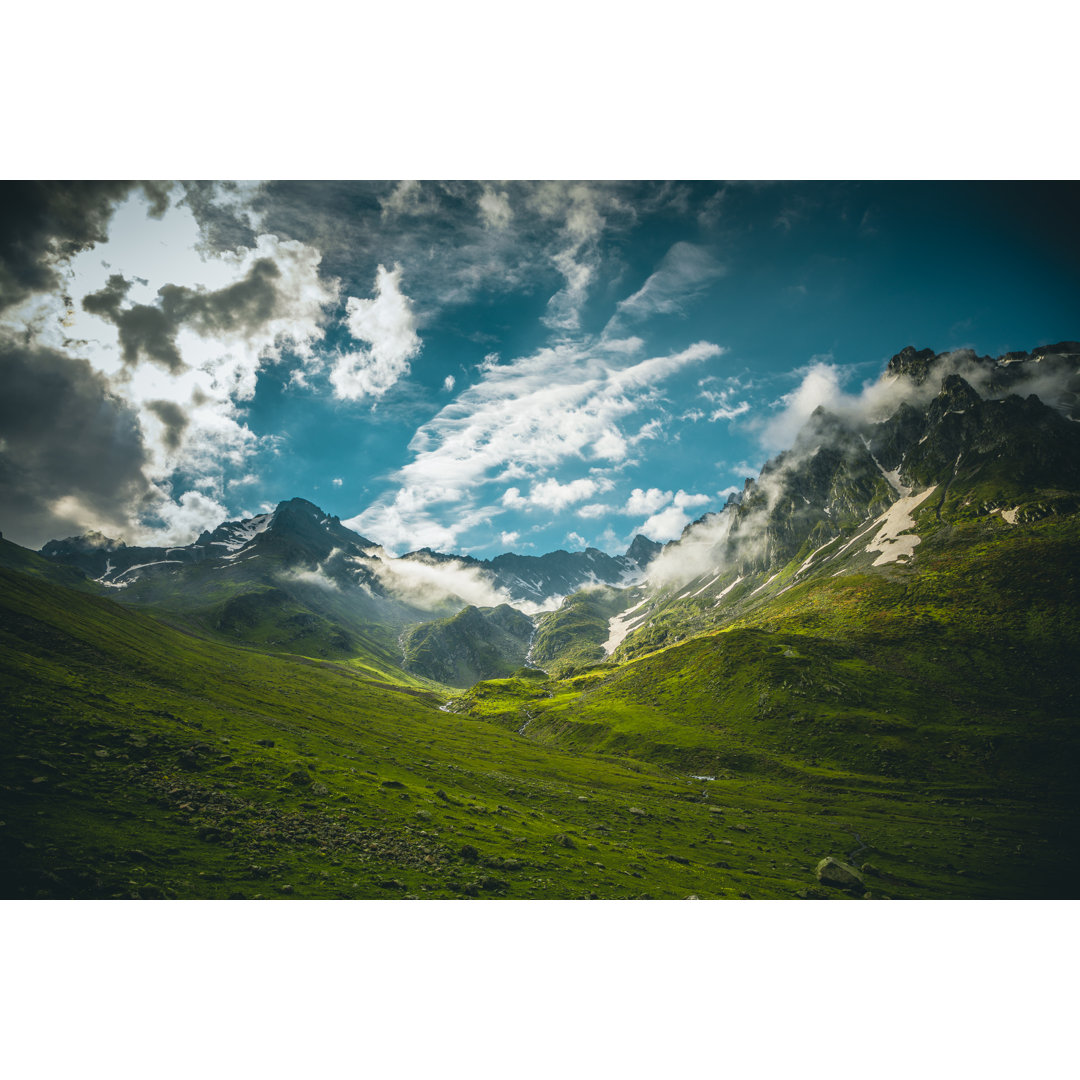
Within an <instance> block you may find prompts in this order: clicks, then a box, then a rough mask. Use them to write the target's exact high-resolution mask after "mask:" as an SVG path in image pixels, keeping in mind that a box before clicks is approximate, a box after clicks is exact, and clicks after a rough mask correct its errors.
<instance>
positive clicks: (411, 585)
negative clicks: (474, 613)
mask: <svg viewBox="0 0 1080 1080" xmlns="http://www.w3.org/2000/svg"><path fill="white" fill-rule="evenodd" d="M370 554H371V555H372V556H373V557H374V559H375V562H374V563H373V564H371V565H370V568H371V569H372V570H373V571H374V572H375V574H376V576H377V577H378V579H379V582H380V584H381V585H382V586H383V588H384V589H386V591H387V592H389V593H391V594H392V595H393V596H396V597H397V598H398V599H400V600H404V601H405V602H406V603H409V604H412V605H414V606H415V607H419V608H423V609H424V610H425V611H431V610H434V609H435V608H438V607H441V606H442V605H443V604H445V603H447V602H448V601H451V600H457V601H460V602H461V603H462V604H474V605H476V606H477V607H497V606H498V605H499V604H506V603H509V602H510V594H509V593H508V592H506V590H505V589H499V588H497V587H496V586H495V584H494V580H493V578H492V576H491V575H490V574H489V573H488V572H487V571H485V570H483V569H482V568H481V567H478V566H470V565H468V564H467V563H465V562H462V561H460V560H458V559H449V560H436V559H432V558H429V557H428V556H426V555H424V554H422V553H420V554H415V555H410V556H409V557H408V558H405V559H394V558H391V557H389V556H388V555H387V554H386V553H385V552H383V551H380V550H373V551H372V552H370ZM365 565H368V564H366V563H365Z"/></svg>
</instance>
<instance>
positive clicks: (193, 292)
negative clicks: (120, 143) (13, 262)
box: [6, 185, 338, 542]
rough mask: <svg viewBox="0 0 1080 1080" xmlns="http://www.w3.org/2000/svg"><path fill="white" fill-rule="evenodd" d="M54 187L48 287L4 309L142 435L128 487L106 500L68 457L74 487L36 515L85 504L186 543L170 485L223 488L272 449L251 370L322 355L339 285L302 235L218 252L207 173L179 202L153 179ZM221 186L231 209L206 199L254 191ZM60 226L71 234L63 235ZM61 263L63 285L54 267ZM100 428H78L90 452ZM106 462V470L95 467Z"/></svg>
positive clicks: (213, 191)
mask: <svg viewBox="0 0 1080 1080" xmlns="http://www.w3.org/2000/svg"><path fill="white" fill-rule="evenodd" d="M69 189H70V190H69ZM179 190H180V189H179V188H175V187H174V188H173V189H172V194H176V193H177V192H178V191H179ZM248 190H249V192H250V190H251V189H248ZM50 192H51V194H50V197H49V199H47V200H45V203H47V204H48V205H47V207H46V208H47V209H49V212H50V214H52V217H51V218H50V219H49V222H48V228H49V229H51V230H52V232H49V233H47V234H41V235H46V239H48V237H50V236H51V237H52V239H48V243H47V244H46V247H47V252H46V255H45V256H42V258H43V259H44V262H43V264H42V265H44V266H45V270H46V271H47V273H46V274H45V276H44V278H43V280H46V281H47V282H51V283H52V285H53V288H54V292H53V293H52V294H42V295H41V296H39V297H34V298H32V300H28V301H27V303H26V304H24V305H22V306H21V307H16V308H13V309H11V310H9V312H7V314H6V321H7V323H8V325H9V326H10V327H11V328H12V331H13V332H14V333H16V334H18V335H20V336H21V338H22V340H23V341H24V342H30V343H31V344H30V345H29V346H28V347H29V348H30V349H31V350H32V351H36V352H39V353H41V355H44V356H48V357H50V359H49V361H48V363H47V364H46V369H48V368H49V367H50V365H51V367H52V369H53V370H54V374H55V370H56V368H57V365H59V364H60V363H61V361H60V360H58V359H57V357H63V356H66V357H67V358H68V366H67V367H66V368H65V374H64V378H65V379H69V380H71V381H72V383H73V385H72V387H71V389H70V391H69V397H72V396H73V397H74V398H78V399H79V400H80V402H81V405H80V408H81V406H82V405H87V409H89V405H88V403H87V399H86V395H85V393H84V391H86V390H87V388H88V387H89V386H90V383H89V382H88V381H87V380H88V379H89V378H90V376H89V375H87V372H90V373H92V375H93V376H94V377H95V378H96V380H98V383H97V384H96V385H97V389H95V390H94V394H96V395H97V396H99V397H100V396H101V395H102V394H103V395H105V399H106V400H105V404H104V405H103V406H102V407H101V416H102V418H110V419H111V420H113V421H117V420H118V419H119V418H125V419H124V422H125V423H127V422H128V421H127V420H126V418H127V417H130V416H134V418H135V424H134V430H135V431H136V432H137V433H138V439H137V441H136V439H135V436H132V438H131V440H129V441H131V442H132V443H133V444H134V445H135V448H133V449H131V450H130V452H129V454H128V460H129V462H130V468H129V469H127V470H122V471H124V472H125V473H126V476H127V479H126V480H125V481H124V483H123V484H122V485H121V491H122V492H123V494H120V493H119V492H118V493H117V495H116V497H115V498H109V497H105V496H103V495H102V494H101V492H100V491H99V489H98V486H97V485H96V483H95V481H94V480H93V478H92V477H89V476H84V475H83V473H84V470H82V469H81V468H71V469H70V470H69V477H70V484H69V490H67V491H64V492H61V493H60V494H59V495H57V496H56V497H55V498H53V500H52V502H51V503H49V505H55V506H59V507H60V508H61V509H62V511H63V512H62V513H61V514H59V515H57V514H54V513H51V512H47V513H45V514H44V517H42V513H41V510H40V505H39V508H38V510H37V511H34V512H33V516H36V517H37V519H38V520H39V521H46V522H47V521H49V520H50V519H56V518H57V517H58V516H59V517H60V518H62V519H65V520H64V521H63V523H62V524H61V523H57V524H54V525H53V526H51V527H50V532H55V531H57V528H65V529H70V527H71V525H70V523H68V521H67V520H66V518H70V516H71V514H72V513H74V508H76V507H80V506H81V507H83V508H85V509H86V511H87V512H86V513H85V514H84V515H83V519H84V520H83V522H82V523H83V524H92V523H93V522H92V520H91V519H93V521H96V522H100V523H101V524H103V525H108V526H109V528H110V529H112V530H113V531H114V532H122V533H123V534H124V535H125V536H126V537H127V538H128V539H129V540H132V539H136V538H137V539H139V540H140V541H154V540H161V541H167V542H174V541H179V540H181V539H184V540H190V539H192V538H193V537H192V536H190V535H189V536H186V537H183V536H181V531H182V530H183V529H184V528H191V529H196V530H197V526H198V521H199V520H203V518H202V517H201V516H200V515H201V513H202V512H201V511H200V510H199V509H198V506H197V504H196V502H193V501H192V500H191V499H189V500H188V502H187V503H184V502H182V501H179V502H178V501H176V500H175V499H174V498H173V496H174V494H175V492H174V485H175V491H178V492H180V493H182V494H181V495H180V499H181V500H182V499H183V495H184V494H186V493H187V491H188V490H189V489H190V490H192V491H195V490H197V491H199V492H202V493H204V495H205V494H206V493H207V492H209V493H210V494H211V495H213V496H214V497H220V495H221V493H222V492H224V491H225V490H226V472H227V471H231V470H232V469H241V468H243V467H244V466H245V464H246V463H247V462H248V459H249V458H250V457H251V456H252V455H253V454H255V453H258V452H259V451H263V450H270V449H272V447H273V445H274V443H275V439H274V438H273V437H272V436H266V437H258V436H256V435H255V434H254V433H253V432H252V431H251V430H250V429H249V428H248V426H247V422H246V417H245V415H244V410H243V403H244V402H246V401H248V400H250V399H251V397H252V396H253V395H254V392H255V386H256V380H257V376H258V373H259V370H260V368H261V367H262V366H263V365H264V364H266V363H273V362H276V361H277V360H279V359H280V358H281V356H282V353H283V350H285V349H288V350H289V351H290V352H291V353H293V354H294V355H295V356H297V357H300V358H301V360H303V361H304V362H311V363H313V364H314V365H315V366H317V361H316V359H315V356H314V351H313V346H314V345H315V344H317V343H318V342H319V341H320V340H321V339H322V337H323V334H324V322H325V319H326V316H327V309H328V308H329V306H330V305H331V304H332V303H336V301H337V296H338V285H337V283H336V282H335V281H333V280H325V279H323V278H321V276H320V273H319V266H320V258H321V256H320V253H319V252H318V251H317V250H316V249H314V248H312V247H310V246H308V245H305V244H303V243H301V242H299V241H294V240H282V239H281V238H279V237H278V236H276V235H270V234H260V235H258V236H255V237H252V236H251V232H250V229H249V228H247V229H246V231H244V230H243V229H241V230H239V231H240V232H243V234H244V235H245V236H247V237H248V238H249V241H250V242H249V243H248V244H247V245H245V246H242V247H239V248H236V249H234V250H227V251H220V250H215V249H214V246H213V245H212V244H208V240H207V236H206V235H205V234H204V233H203V231H202V229H201V228H200V225H199V222H198V221H197V220H196V217H195V215H194V212H193V210H192V205H191V204H195V203H197V204H198V205H199V206H200V207H201V208H202V209H203V210H206V208H208V207H213V206H214V205H215V203H214V199H215V198H216V197H217V193H218V189H217V188H215V187H214V186H213V185H211V186H208V187H200V188H199V189H198V191H197V192H194V193H193V192H192V190H191V189H188V191H187V194H186V195H185V198H184V200H183V201H182V202H181V203H175V202H172V201H171V198H170V192H169V190H168V189H167V187H166V186H160V185H151V186H149V187H148V186H146V185H143V186H141V187H132V186H130V185H128V186H121V187H119V188H116V189H115V190H114V189H111V188H110V189H104V188H99V187H95V186H93V185H90V186H83V185H68V186H66V187H65V186H63V185H61V188H60V189H55V190H54V189H50ZM125 195H126V197H125ZM54 196H55V197H54ZM116 197H119V198H120V199H121V201H119V202H118V203H117V202H116V201H115V199H116ZM230 198H231V199H233V200H234V204H235V205H234V206H233V208H232V209H228V208H227V207H218V208H217V210H215V211H214V212H215V213H219V214H220V215H224V216H227V215H228V214H229V213H240V210H239V209H238V208H239V206H240V204H241V203H242V202H243V201H244V199H246V198H247V194H243V197H241V193H240V189H237V190H236V191H235V192H232V194H228V195H226V196H225V197H224V201H225V203H228V201H229V199H230ZM50 199H51V202H50ZM16 201H17V200H16ZM39 201H40V200H39ZM24 202H25V200H24ZM39 209H40V208H39ZM84 211H85V212H86V213H87V214H88V215H89V218H88V222H87V223H86V224H85V225H84V226H79V227H78V228H75V226H74V225H73V224H71V223H70V222H68V223H67V224H65V222H66V221H67V218H66V216H65V215H69V214H71V213H75V212H84ZM245 213H246V221H247V223H248V225H250V224H251V223H252V222H257V220H258V218H257V215H255V214H253V213H250V212H245ZM221 220H222V221H223V220H224V217H222V218H221ZM69 225H70V228H69ZM61 226H63V228H61ZM245 228H246V227H245ZM73 230H74V231H73ZM65 231H66V232H67V233H69V234H70V236H69V237H68V239H67V240H63V241H60V240H57V239H56V234H58V233H60V232H65ZM223 231H224V230H223ZM24 233H25V230H24ZM9 235H10V234H9ZM14 235H18V229H17V228H16V229H15V233H14ZM39 239H40V237H39ZM59 271H62V272H63V291H61V290H60V289H59V287H58V284H57V281H56V280H54V279H55V274H56V272H59ZM50 275H51V276H50ZM28 392H30V390H28ZM62 396H63V395H62ZM70 403H71V402H70V401H69V404H70ZM85 422H86V423H87V424H89V425H90V426H91V427H93V426H94V424H93V423H91V421H90V420H89V419H88V420H86V421H85ZM48 429H49V425H48V424H44V425H43V427H42V430H43V431H47V430H48ZM96 438H97V437H96V436H94V435H92V434H90V433H88V434H87V436H86V439H85V440H84V441H85V442H86V444H87V445H89V446H91V451H90V452H91V453H92V452H93V451H92V446H93V444H94V442H95V441H96ZM72 445H78V442H77V441H76V442H75V443H73V444H72ZM136 471H137V473H138V474H141V480H140V479H139V478H138V477H137V476H136V475H135V474H136ZM111 472H112V470H111V468H104V469H102V476H108V475H110V474H111ZM103 482H104V481H103ZM207 497H209V496H207ZM125 500H126V511H121V508H120V507H121V504H122V503H124V501H125ZM170 504H171V506H172V509H171V510H170V508H169V507H170ZM218 505H219V506H220V504H218ZM203 509H206V513H207V514H213V513H218V510H215V509H207V508H205V507H204V508H203ZM27 512H28V513H29V511H27ZM197 519H198V520H197ZM218 520H220V518H219V519H218ZM212 523H216V522H212Z"/></svg>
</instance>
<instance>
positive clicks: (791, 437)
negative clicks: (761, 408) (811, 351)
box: [759, 363, 843, 450]
mask: <svg viewBox="0 0 1080 1080" xmlns="http://www.w3.org/2000/svg"><path fill="white" fill-rule="evenodd" d="M842 397H843V393H842V391H841V389H840V372H839V370H838V369H837V368H836V367H835V366H834V365H832V364H824V363H815V364H811V365H810V367H809V369H808V370H807V371H806V373H805V375H804V376H803V378H802V381H801V382H800V383H799V385H798V386H797V387H796V388H795V389H794V390H792V391H791V392H790V393H787V394H784V396H783V397H781V398H780V401H779V404H780V405H781V406H782V407H781V410H780V411H779V412H778V413H777V414H776V415H775V416H773V417H772V418H771V419H769V420H767V421H765V422H763V424H762V425H761V426H760V428H759V440H760V442H761V444H762V446H763V447H764V448H765V449H767V450H782V449H784V448H785V447H788V446H790V445H791V444H792V443H793V442H794V441H795V436H796V435H797V434H798V432H799V430H800V428H802V426H803V425H804V424H805V423H806V421H807V420H808V419H809V418H810V414H811V413H812V412H813V411H814V410H815V409H816V408H817V407H818V406H819V405H827V406H831V405H834V404H835V403H837V402H839V401H840V400H841V399H842Z"/></svg>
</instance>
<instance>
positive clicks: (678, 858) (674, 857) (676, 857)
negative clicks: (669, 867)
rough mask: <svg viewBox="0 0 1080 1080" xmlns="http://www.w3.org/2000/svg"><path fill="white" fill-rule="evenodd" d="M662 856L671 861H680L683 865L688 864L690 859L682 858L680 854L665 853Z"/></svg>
mask: <svg viewBox="0 0 1080 1080" xmlns="http://www.w3.org/2000/svg"><path fill="white" fill-rule="evenodd" d="M664 857H665V858H666V859H668V860H669V861H671V862H677V863H681V864H682V865H683V866H689V864H690V860H689V859H684V858H683V857H682V856H681V855H665V856H664Z"/></svg>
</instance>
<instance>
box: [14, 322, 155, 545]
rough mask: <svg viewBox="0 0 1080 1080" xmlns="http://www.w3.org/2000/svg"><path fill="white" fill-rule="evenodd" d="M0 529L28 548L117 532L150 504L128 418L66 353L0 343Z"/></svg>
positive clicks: (137, 436)
mask: <svg viewBox="0 0 1080 1080" xmlns="http://www.w3.org/2000/svg"><path fill="white" fill-rule="evenodd" d="M0 370H2V372H3V375H2V379H3V383H2V387H0V439H2V449H0V506H2V507H3V530H4V533H5V534H6V535H7V536H8V537H9V538H11V539H14V540H15V541H16V542H18V543H21V544H26V545H28V546H30V547H34V548H37V547H40V546H41V545H42V544H43V543H45V541H46V540H49V539H52V538H54V537H56V536H59V535H68V534H70V533H71V532H77V531H82V529H84V528H86V527H93V528H96V529H98V530H100V531H103V532H107V533H109V534H110V535H112V536H116V535H117V534H118V533H122V532H124V531H125V530H126V528H127V526H128V523H129V520H130V514H131V512H132V508H133V507H134V508H136V509H137V508H140V507H142V506H144V505H146V504H147V503H149V502H151V501H152V499H153V493H152V489H151V487H150V484H149V483H148V481H147V479H146V477H145V475H144V473H143V465H144V463H145V462H146V457H147V455H146V450H145V447H144V445H143V433H142V430H141V428H140V425H139V419H138V415H137V413H136V411H135V410H134V409H133V408H132V407H131V406H130V405H129V404H128V403H126V402H125V401H123V400H122V399H121V398H120V397H119V396H118V395H116V394H115V393H114V392H113V390H112V389H111V387H110V386H109V383H108V381H107V380H106V379H105V378H104V376H102V375H101V374H100V373H98V372H96V371H94V370H93V369H92V367H91V366H90V364H89V363H88V362H87V361H86V360H84V359H82V358H80V357H75V356H69V355H67V354H65V353H62V352H59V351H56V350H52V349H46V348H33V347H28V346H26V345H25V344H24V343H23V342H21V341H19V340H17V339H15V338H14V337H13V336H9V335H5V336H3V337H0Z"/></svg>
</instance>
